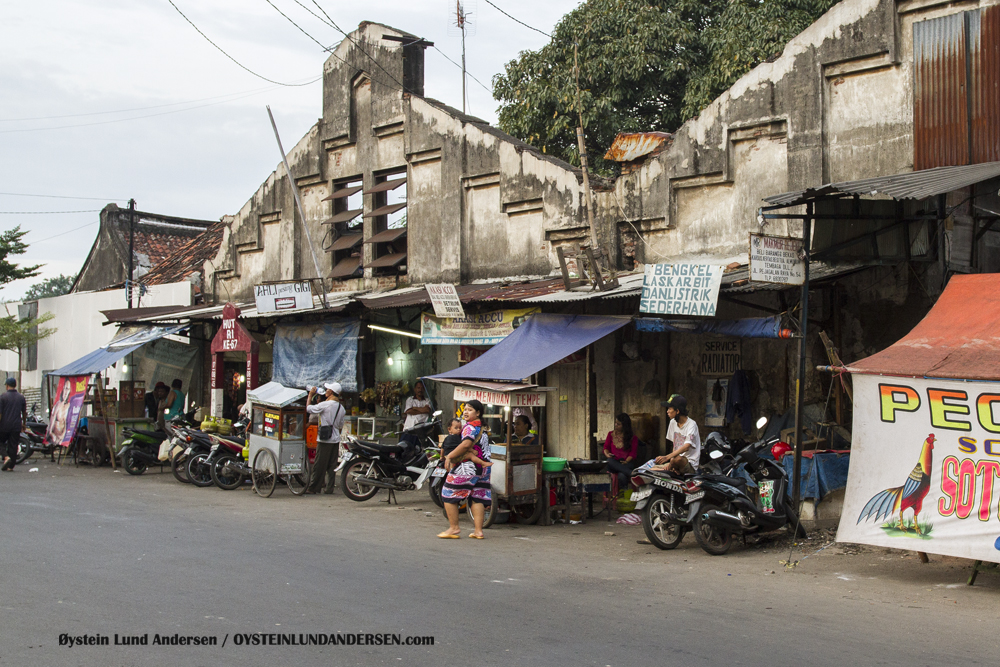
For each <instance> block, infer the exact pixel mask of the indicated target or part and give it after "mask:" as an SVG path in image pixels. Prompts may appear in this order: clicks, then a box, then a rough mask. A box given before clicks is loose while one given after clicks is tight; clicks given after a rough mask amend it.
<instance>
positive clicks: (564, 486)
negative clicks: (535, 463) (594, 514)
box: [542, 470, 586, 526]
mask: <svg viewBox="0 0 1000 667" xmlns="http://www.w3.org/2000/svg"><path fill="white" fill-rule="evenodd" d="M572 474H573V473H571V472H570V471H569V470H563V471H561V472H546V473H542V507H543V510H542V525H543V526H551V525H552V523H553V521H552V512H553V511H555V512H562V514H563V516H562V519H563V521H565V522H566V523H569V522H570V513H571V512H573V511H574V510H576V511H577V512H579V514H580V523H583V522H584V521H585V520H586V517H585V516H584V513H583V502H582V501H581V502H579V503H574V502H573V501H572V493H573V491H574V490H575V489H574V488H573V487H571V486H570V484H569V482H570V476H571V475H572ZM553 489H554V490H555V492H556V498H557V499H558V498H559V495H560V494H562V502H557V504H555V505H550V504H549V503H550V502H551V500H552V498H551V496H552V493H551V491H552V490H553Z"/></svg>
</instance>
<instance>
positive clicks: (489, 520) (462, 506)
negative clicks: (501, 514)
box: [441, 500, 498, 530]
mask: <svg viewBox="0 0 1000 667" xmlns="http://www.w3.org/2000/svg"><path fill="white" fill-rule="evenodd" d="M497 511H498V510H497V501H496V500H494V501H493V503H492V504H491V505H490V506H489V508H488V509H487V510H486V513H485V514H484V515H483V530H485V529H487V528H489V527H490V526H492V525H493V522H494V521H496V518H497ZM441 514H442V515H444V518H445V519H447V518H448V510H447V509H446V508H445V504H444V502H442V503H441ZM464 514H468V515H469V518H470V519H471V518H472V514H471V513H470V512H469V503H465V502H463V503H459V505H458V518H459V519H461V518H462V515H464Z"/></svg>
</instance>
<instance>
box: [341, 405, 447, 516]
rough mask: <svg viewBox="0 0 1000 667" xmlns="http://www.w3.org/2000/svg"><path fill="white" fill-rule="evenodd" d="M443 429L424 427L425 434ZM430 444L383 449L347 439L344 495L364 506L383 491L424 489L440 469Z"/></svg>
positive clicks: (352, 437)
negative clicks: (431, 456)
mask: <svg viewBox="0 0 1000 667" xmlns="http://www.w3.org/2000/svg"><path fill="white" fill-rule="evenodd" d="M439 426H440V423H439V422H437V421H433V422H428V423H426V424H421V427H423V429H422V430H426V431H427V433H430V432H431V431H432V430H433V429H434V428H435V427H439ZM428 437H429V436H428ZM426 442H427V439H425V440H424V441H423V442H422V443H421V444H418V445H416V446H414V445H406V444H397V445H383V444H381V443H378V442H371V441H368V440H361V439H359V438H357V437H355V436H353V435H350V436H347V440H346V442H345V443H344V448H345V449H346V450H347V451H346V453H345V454H344V457H343V460H342V462H341V466H342V469H341V478H340V482H341V484H340V487H341V489H343V491H344V495H345V496H347V497H348V498H350V499H351V500H354V501H357V502H364V501H366V500H370V499H371V498H372V497H374V496H375V494H376V493H378V490H379V489H388V490H389V491H409V490H410V489H421V488H423V485H424V483H425V482H426V481H427V478H428V477H429V476H430V475H431V472H432V471H433V470H434V469H435V468H436V467H437V465H438V462H437V460H434V461H431V460H430V459H429V458H428V456H427V451H425V449H426V448H425V446H424V445H425V444H426Z"/></svg>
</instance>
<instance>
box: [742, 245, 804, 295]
mask: <svg viewBox="0 0 1000 667" xmlns="http://www.w3.org/2000/svg"><path fill="white" fill-rule="evenodd" d="M802 247H803V246H802V239H793V238H789V237H786V236H765V235H763V234H751V235H750V280H753V281H756V282H761V283H779V284H782V285H801V284H802V283H804V282H805V281H806V262H805V253H804V252H803V250H802Z"/></svg>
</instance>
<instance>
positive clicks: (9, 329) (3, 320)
mask: <svg viewBox="0 0 1000 667" xmlns="http://www.w3.org/2000/svg"><path fill="white" fill-rule="evenodd" d="M53 317H55V316H54V315H53V314H52V313H43V314H42V315H41V316H40V317H29V318H27V319H24V320H19V319H17V317H16V316H14V315H11V316H9V317H0V349H2V350H10V351H11V352H17V353H18V354H20V353H21V349H22V348H26V347H31V346H32V345H34V344H35V343H37V342H38V341H40V340H42V339H43V338H48V337H49V336H51V335H52V334H54V333H55V332H56V329H54V328H49V327H42V326H40V325H42V324H45V323H46V322H48V321H49V320H51V319H52V318H53Z"/></svg>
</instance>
